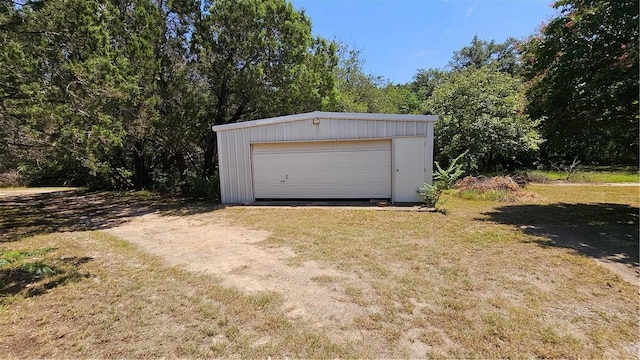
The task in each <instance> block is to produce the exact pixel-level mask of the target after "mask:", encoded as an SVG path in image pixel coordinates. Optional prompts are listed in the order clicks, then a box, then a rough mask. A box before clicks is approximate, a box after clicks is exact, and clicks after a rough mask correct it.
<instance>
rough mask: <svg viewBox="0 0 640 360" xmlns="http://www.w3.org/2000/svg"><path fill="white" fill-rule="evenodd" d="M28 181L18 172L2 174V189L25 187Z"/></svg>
mask: <svg viewBox="0 0 640 360" xmlns="http://www.w3.org/2000/svg"><path fill="white" fill-rule="evenodd" d="M27 183H28V181H27V179H26V178H25V177H24V176H23V175H22V174H21V173H20V172H19V171H17V170H9V171H7V172H4V173H0V188H3V187H18V186H25V185H26V184H27Z"/></svg>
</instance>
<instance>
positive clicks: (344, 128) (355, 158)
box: [212, 112, 437, 204]
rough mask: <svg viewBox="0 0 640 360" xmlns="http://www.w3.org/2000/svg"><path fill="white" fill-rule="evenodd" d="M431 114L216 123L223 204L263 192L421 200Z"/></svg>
mask: <svg viewBox="0 0 640 360" xmlns="http://www.w3.org/2000/svg"><path fill="white" fill-rule="evenodd" d="M435 121H437V117H436V116H431V115H398V114H357V113H330V112H312V113H305V114H296V115H289V116H282V117H275V118H268V119H260V120H253V121H246V122H241V123H235V124H225V125H216V126H213V127H212V129H213V130H214V131H215V132H216V136H217V141H218V164H219V175H220V193H221V200H222V202H223V203H227V204H232V203H252V202H254V201H256V200H263V199H389V200H391V201H392V202H419V201H420V198H419V197H418V194H417V192H416V190H415V189H416V188H417V187H418V186H420V185H422V184H423V183H425V182H427V183H430V182H431V178H432V171H433V167H432V163H433V124H434V122H435Z"/></svg>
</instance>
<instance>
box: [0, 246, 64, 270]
mask: <svg viewBox="0 0 640 360" xmlns="http://www.w3.org/2000/svg"><path fill="white" fill-rule="evenodd" d="M53 250H54V249H53V248H48V247H47V248H42V249H38V250H9V251H7V250H3V249H0V270H12V269H21V270H23V271H25V272H27V273H29V274H33V275H36V276H46V275H53V274H56V270H55V269H54V268H53V267H51V266H49V265H47V264H45V263H43V262H41V261H29V259H30V258H33V257H41V256H43V255H45V254H47V253H49V252H51V251H53Z"/></svg>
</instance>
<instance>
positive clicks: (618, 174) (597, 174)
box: [527, 170, 640, 183]
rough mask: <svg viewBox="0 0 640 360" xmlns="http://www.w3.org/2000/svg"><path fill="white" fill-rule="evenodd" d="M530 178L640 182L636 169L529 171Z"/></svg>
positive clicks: (535, 179)
mask: <svg viewBox="0 0 640 360" xmlns="http://www.w3.org/2000/svg"><path fill="white" fill-rule="evenodd" d="M527 173H528V174H530V176H531V178H532V179H533V180H534V181H537V182H544V181H569V182H574V183H640V172H638V171H637V170H610V171H590V170H587V171H581V170H578V171H576V172H574V173H572V174H571V175H568V174H567V173H566V172H561V171H541V170H535V171H529V172H527Z"/></svg>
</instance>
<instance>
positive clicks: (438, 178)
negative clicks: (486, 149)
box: [433, 150, 469, 189]
mask: <svg viewBox="0 0 640 360" xmlns="http://www.w3.org/2000/svg"><path fill="white" fill-rule="evenodd" d="M468 152H469V150H467V151H465V152H463V153H462V154H460V155H458V157H456V158H455V159H453V160H452V161H451V164H449V167H448V168H447V169H442V167H440V164H439V163H438V162H437V161H436V162H435V165H436V171H435V172H434V174H433V180H434V184H436V185H437V186H439V187H440V188H441V189H451V188H452V187H453V185H454V184H455V183H456V181H457V180H458V179H459V178H460V176H462V174H464V170H462V166H463V165H462V164H458V161H459V160H460V159H462V158H463V157H464V156H465V155H467V153H468Z"/></svg>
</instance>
